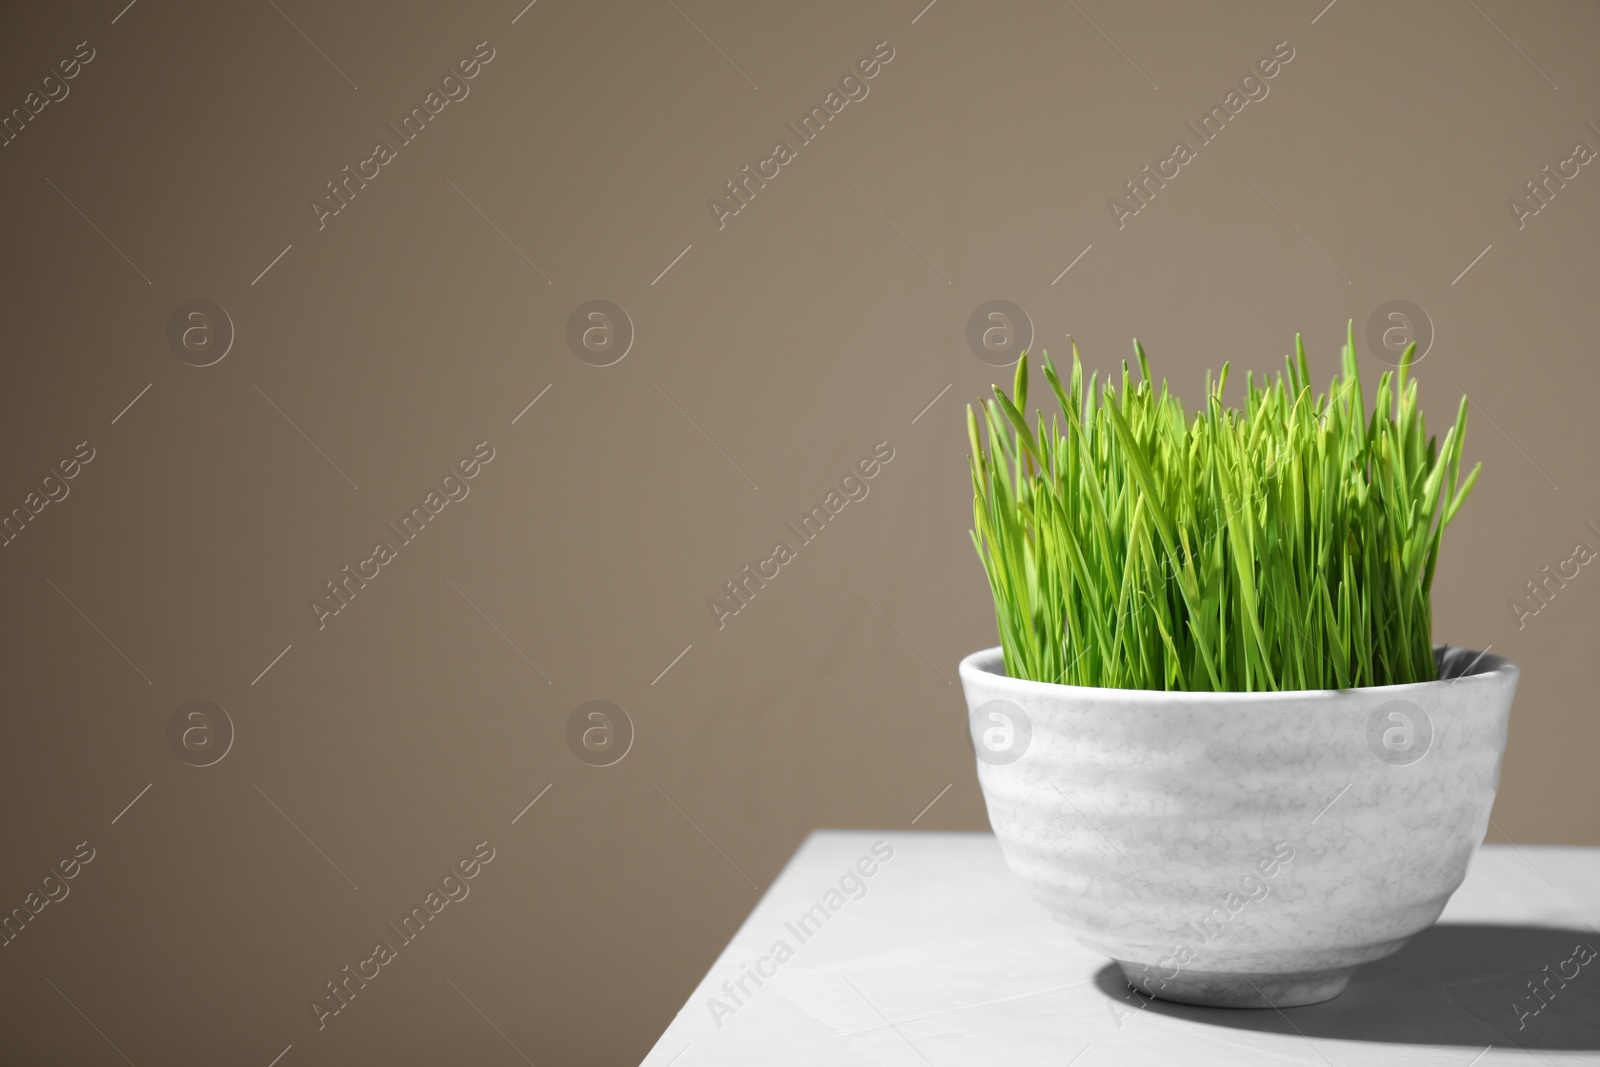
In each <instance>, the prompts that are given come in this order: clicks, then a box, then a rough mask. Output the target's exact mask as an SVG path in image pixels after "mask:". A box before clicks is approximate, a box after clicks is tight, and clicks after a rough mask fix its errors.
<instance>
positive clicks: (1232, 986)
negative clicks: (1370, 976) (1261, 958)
mask: <svg viewBox="0 0 1600 1067" xmlns="http://www.w3.org/2000/svg"><path fill="white" fill-rule="evenodd" d="M1117 966H1118V967H1120V968H1122V974H1123V977H1125V978H1126V979H1127V980H1128V984H1129V985H1131V986H1132V987H1133V988H1134V990H1135V991H1136V992H1139V993H1145V994H1148V995H1150V996H1154V997H1156V998H1157V999H1159V1000H1170V1001H1174V1002H1176V1003H1178V1004H1198V1005H1200V1006H1201V1007H1206V1008H1294V1007H1300V1006H1302V1005H1305V1004H1320V1003H1322V1002H1323V1001H1325V1000H1332V999H1333V998H1334V997H1336V996H1338V995H1339V994H1340V993H1343V992H1344V989H1345V986H1347V985H1349V984H1350V976H1351V975H1352V974H1354V973H1355V968H1354V967H1338V968H1335V969H1333V970H1328V971H1291V972H1288V973H1277V974H1246V973H1239V972H1231V973H1230V972H1222V971H1193V970H1188V969H1184V970H1182V971H1180V972H1179V973H1178V975H1177V976H1176V977H1173V978H1169V979H1165V980H1163V979H1161V978H1159V977H1157V976H1156V975H1155V974H1153V973H1152V972H1151V971H1150V969H1149V968H1147V967H1145V966H1144V965H1143V964H1138V963H1128V962H1126V961H1124V960H1117Z"/></svg>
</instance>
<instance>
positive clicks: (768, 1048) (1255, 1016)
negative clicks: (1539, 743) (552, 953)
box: [645, 830, 1600, 1067]
mask: <svg viewBox="0 0 1600 1067" xmlns="http://www.w3.org/2000/svg"><path fill="white" fill-rule="evenodd" d="M875 842H885V843H886V844H887V846H888V847H889V848H892V850H893V856H892V858H890V859H888V860H887V861H882V862H878V861H873V860H872V855H873V853H872V846H873V844H874V843H875ZM881 849H882V846H880V851H881ZM862 857H866V858H867V859H868V860H869V861H871V862H867V863H863V864H862V867H864V868H867V869H870V870H871V871H872V874H871V877H865V878H860V881H861V883H862V884H863V885H864V886H865V892H864V893H863V894H859V895H858V898H857V899H851V898H850V897H848V896H846V894H845V893H843V892H841V893H839V894H838V895H837V896H836V897H833V898H832V899H831V900H830V899H828V898H827V890H829V889H830V888H832V889H837V888H838V887H839V880H840V878H841V876H843V875H845V873H846V872H847V871H850V870H853V869H854V867H855V865H856V863H857V862H858V860H860V859H861V858H862ZM858 877H860V876H859V875H858ZM845 888H846V889H848V890H852V891H854V890H855V883H854V881H852V880H851V879H848V878H847V879H846V881H845ZM829 903H833V904H836V905H837V906H838V907H837V910H836V911H833V912H831V913H829V914H828V917H827V918H826V919H825V920H824V919H822V918H820V917H814V918H813V919H812V920H811V922H809V923H807V924H806V925H805V926H804V927H801V926H798V925H797V923H798V920H799V919H800V917H801V916H802V915H804V914H805V913H806V912H807V909H811V908H812V906H813V905H817V904H821V905H823V908H822V909H821V911H826V910H827V909H826V905H827V904H829ZM814 915H820V912H816V913H814ZM1596 927H1600V849H1592V848H1554V847H1545V846H1531V845H1522V846H1509V845H1489V846H1485V847H1483V848H1482V849H1480V850H1479V852H1478V854H1477V855H1476V856H1475V857H1474V859H1473V862H1472V866H1471V868H1470V870H1469V871H1468V873H1467V879H1466V882H1465V884H1463V885H1462V887H1461V888H1460V889H1459V890H1458V891H1457V892H1456V894H1455V896H1454V897H1453V898H1452V899H1451V901H1450V904H1449V906H1448V907H1447V908H1446V909H1445V912H1444V915H1443V917H1442V918H1441V919H1440V921H1439V924H1438V925H1436V926H1435V927H1433V928H1432V929H1431V930H1428V931H1426V932H1424V933H1423V934H1421V935H1419V936H1418V937H1417V938H1416V939H1414V940H1413V941H1412V942H1411V943H1410V944H1408V945H1407V946H1406V948H1404V949H1403V950H1402V951H1401V952H1400V953H1398V954H1397V955H1395V956H1393V957H1390V958H1389V959H1388V960H1384V961H1380V962H1378V963H1374V964H1369V965H1368V966H1366V967H1364V968H1362V969H1361V970H1360V971H1358V972H1357V973H1356V977H1355V979H1354V980H1353V981H1352V983H1351V985H1350V988H1349V989H1348V990H1346V992H1345V993H1344V994H1343V995H1342V996H1340V997H1338V998H1336V999H1335V1000H1333V1001H1330V1002H1328V1003H1326V1004H1320V1005H1312V1006H1310V1007H1304V1008H1290V1009H1287V1010H1286V1011H1284V1012H1277V1011H1273V1010H1260V1011H1249V1010H1231V1011H1230V1010H1224V1009H1209V1008H1196V1007H1188V1006H1183V1005H1175V1004H1166V1003H1164V1002H1161V1001H1144V1000H1141V999H1139V998H1136V997H1135V995H1134V994H1133V993H1131V992H1130V991H1128V990H1127V987H1126V985H1125V984H1124V983H1123V982H1122V981H1121V979H1120V977H1119V975H1118V974H1117V972H1116V970H1115V967H1114V966H1113V965H1112V964H1111V963H1110V962H1109V961H1108V960H1106V959H1105V958H1104V957H1101V956H1098V955H1096V954H1095V953H1093V952H1091V951H1090V950H1088V949H1085V948H1083V947H1081V946H1079V945H1078V944H1077V943H1076V942H1075V941H1073V940H1072V938H1070V937H1069V936H1068V935H1067V934H1066V932H1065V931H1064V930H1063V929H1061V928H1060V927H1059V926H1057V925H1056V924H1055V923H1054V921H1052V920H1051V919H1050V918H1049V916H1048V915H1047V914H1046V913H1045V912H1044V910H1043V908H1042V907H1040V906H1039V905H1038V904H1036V903H1035V902H1034V901H1033V900H1032V898H1030V897H1029V896H1028V895H1027V893H1026V891H1025V890H1024V889H1023V887H1022V885H1021V883H1020V882H1018V881H1017V880H1016V879H1015V878H1014V877H1012V875H1011V872H1010V871H1009V870H1007V868H1006V866H1005V861H1004V859H1003V858H1002V857H1001V855H1000V848H999V845H998V843H997V842H996V841H995V839H994V838H993V837H992V836H991V835H989V834H970V833H921V832H905V831H899V830H893V831H891V830H884V831H835V830H828V831H818V832H816V833H813V834H812V835H811V836H810V837H809V838H807V839H806V841H805V843H804V844H802V845H801V847H800V849H799V850H798V851H797V852H796V853H795V855H794V857H793V858H792V859H791V860H790V861H789V863H788V865H787V866H786V867H785V868H784V870H783V872H782V874H781V875H780V876H779V878H778V880H777V881H776V882H775V883H774V884H773V885H772V887H771V888H770V889H768V890H767V892H766V894H765V895H764V896H763V897H762V899H761V901H760V903H759V904H758V905H757V906H756V909H755V911H754V912H752V913H751V915H750V917H749V918H748V919H747V920H746V921H745V923H744V925H743V926H742V927H741V928H740V929H739V932H738V933H737V934H735V935H734V937H733V940H732V941H731V942H730V943H729V944H728V947H727V949H726V950H724V952H723V953H722V955H721V957H719V958H718V960H717V962H716V964H715V965H714V966H713V967H712V968H711V971H710V973H709V974H707V975H706V977H705V979H704V980H703V981H702V982H701V983H700V987H699V988H698V989H696V990H695V993H694V995H693V996H692V997H690V998H689V1001H688V1003H687V1004H685V1005H684V1007H683V1009H682V1010H681V1011H680V1012H679V1013H678V1015H677V1017H676V1018H675V1019H674V1020H673V1022H672V1024H671V1025H670V1026H669V1027H668V1028H667V1031H666V1033H665V1034H663V1035H662V1037H661V1040H660V1041H659V1042H657V1044H656V1046H655V1048H654V1049H653V1050H652V1051H651V1053H650V1055H649V1056H648V1057H647V1058H646V1059H645V1064H647V1065H649V1067H666V1065H668V1064H672V1065H673V1067H703V1065H723V1064H726V1065H730V1067H735V1065H736V1067H780V1065H784V1064H796V1065H806V1067H814V1065H818V1064H843V1063H872V1064H887V1065H906V1067H918V1065H923V1064H926V1065H931V1067H957V1065H961V1064H974V1065H983V1067H1025V1065H1031V1064H1051V1065H1053V1067H1066V1065H1068V1064H1071V1065H1072V1067H1110V1065H1118V1067H1120V1065H1141V1064H1163V1065H1164V1064H1174V1063H1177V1064H1182V1065H1184V1067H1208V1065H1212V1064H1216V1065H1227V1067H1234V1065H1238V1064H1256V1063H1261V1064H1285V1063H1287V1064H1312V1065H1326V1064H1331V1065H1334V1067H1358V1065H1359V1067H1369V1065H1377V1064H1407V1065H1432V1064H1437V1065H1439V1067H1468V1065H1469V1064H1471V1065H1472V1067H1493V1065H1495V1064H1501V1063H1505V1064H1511V1063H1519V1064H1527V1063H1559V1064H1577V1063H1583V1064H1600V959H1595V960H1593V961H1592V962H1589V963H1587V964H1586V965H1581V966H1580V965H1576V964H1564V963H1563V961H1566V960H1568V959H1569V958H1571V957H1572V956H1573V949H1574V947H1575V945H1576V943H1577V942H1579V941H1584V942H1587V943H1588V944H1590V945H1592V946H1594V948H1596V949H1600V933H1597V932H1596ZM780 941H781V942H783V943H784V944H785V945H786V946H787V948H788V949H789V950H790V952H791V953H792V955H785V954H784V953H783V951H782V950H779V952H778V954H777V955H773V954H772V953H773V949H774V948H775V946H776V945H777V943H778V942H780ZM780 957H781V961H780ZM1546 965H1548V966H1549V967H1550V968H1552V970H1561V969H1564V970H1566V971H1567V973H1569V974H1570V973H1571V970H1572V967H1573V966H1579V970H1578V974H1577V976H1576V977H1575V978H1572V979H1571V980H1570V981H1568V982H1567V983H1566V985H1565V988H1560V987H1559V986H1558V985H1557V984H1556V982H1555V981H1552V982H1551V983H1550V985H1549V988H1551V989H1555V990H1557V992H1556V993H1555V995H1554V996H1553V997H1552V998H1551V999H1550V1000H1549V1002H1548V1003H1547V1004H1546V1005H1545V1007H1544V1008H1543V1010H1542V1011H1540V1012H1539V1013H1538V1014H1537V1015H1529V1016H1528V1017H1526V1018H1525V1019H1524V1020H1523V1024H1524V1025H1523V1028H1522V1030H1521V1031H1520V1032H1519V1031H1518V1029H1517V1021H1518V1020H1517V1017H1516V1015H1515V1014H1514V1012H1513V1010H1512V1007H1511V1005H1512V1003H1513V1001H1515V1000H1517V999H1518V998H1519V997H1521V998H1522V1000H1523V1003H1524V1010H1527V1008H1528V1007H1530V1006H1531V1005H1532V1003H1533V1002H1532V1001H1531V999H1530V998H1531V994H1530V993H1529V992H1528V990H1527V987H1526V985H1525V983H1526V982H1527V980H1529V979H1533V978H1535V977H1539V978H1543V977H1544V975H1545V973H1546V972H1545V971H1544V970H1543V968H1544V967H1545V966H1546ZM758 966H759V969H760V970H761V971H762V972H764V973H765V974H767V975H770V976H769V977H763V978H762V979H761V984H760V985H759V986H757V984H756V981H755V979H753V978H751V977H749V976H748V975H749V973H750V971H751V970H752V969H755V968H757V967H758ZM740 978H743V979H744V991H743V992H742V993H741V992H740V991H739V989H738V987H737V985H735V984H734V983H736V982H737V981H738V980H739V979H740ZM724 982H727V983H729V986H728V988H726V989H725V987H724ZM730 989H731V992H730V991H729V990H730ZM712 998H716V1000H717V1002H720V1004H721V1005H722V1006H721V1007H718V1005H717V1003H714V1002H713V1001H712ZM1518 1040H1520V1042H1521V1043H1522V1046H1523V1047H1522V1048H1518V1047H1516V1041H1518ZM1489 1046H1493V1047H1492V1048H1490V1047H1489ZM1485 1049H1488V1051H1487V1052H1485ZM1474 1057H1478V1058H1477V1059H1476V1060H1474Z"/></svg>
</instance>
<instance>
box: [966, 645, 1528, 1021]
mask: <svg viewBox="0 0 1600 1067" xmlns="http://www.w3.org/2000/svg"><path fill="white" fill-rule="evenodd" d="M1436 651H1437V654H1438V656H1439V658H1440V663H1441V671H1440V673H1441V676H1442V677H1441V680H1440V681H1437V682H1423V683H1417V684H1411V685H1395V686H1380V687H1374V688H1366V689H1345V690H1317V691H1300V692H1288V693H1170V692H1155V691H1147V690H1125V689H1093V688H1085V687H1080V686H1068V685H1051V684H1047V683H1043V682H1032V681H1026V680H1021V679H1014V678H1010V677H1008V676H1006V674H1005V664H1004V660H1003V658H1002V655H1001V652H1000V649H998V648H994V649H989V650H987V651H985V652H978V653H974V654H973V655H971V656H968V657H967V658H966V659H965V660H963V661H962V663H961V684H962V687H963V689H964V690H965V692H966V698H967V707H968V712H969V719H968V721H969V726H970V729H971V734H972V740H973V745H974V749H975V750H976V752H977V754H978V757H979V758H978V779H979V782H980V784H981V785H982V787H983V794H984V799H985V801H986V802H987V804H988V808H989V821H990V824H991V825H992V826H993V828H994V832H995V834H996V836H997V837H998V838H999V840H1000V844H1001V846H1002V848H1003V850H1004V852H1005V856H1006V861H1007V862H1008V863H1009V864H1010V866H1011V869H1012V870H1013V871H1014V872H1015V873H1016V874H1017V875H1018V876H1019V877H1020V878H1021V879H1022V880H1023V881H1024V882H1025V883H1026V884H1027V885H1028V887H1029V889H1030V890H1031V891H1032V892H1033V894H1034V896H1035V897H1036V898H1037V899H1038V900H1040V901H1041V902H1042V903H1043V904H1044V905H1045V907H1046V908H1048V909H1049V910H1050V911H1051V913H1052V914H1054V916H1055V917H1056V918H1057V919H1058V920H1059V921H1060V922H1062V923H1063V924H1065V925H1066V926H1067V928H1068V929H1070V930H1071V931H1072V933H1073V934H1074V936H1076V937H1077V939H1078V940H1079V941H1081V942H1082V943H1083V944H1085V945H1087V946H1089V947H1090V948H1093V949H1095V950H1097V951H1099V952H1103V953H1104V954H1105V955H1107V956H1109V957H1110V958H1112V959H1114V960H1116V961H1117V962H1118V963H1119V964H1120V965H1121V966H1122V969H1123V971H1124V973H1125V974H1126V975H1127V977H1128V979H1129V981H1130V982H1132V983H1133V984H1134V986H1135V987H1136V988H1139V989H1141V990H1143V991H1146V992H1148V993H1150V994H1152V995H1155V996H1159V997H1164V998H1166V999H1170V1000H1180V1001H1186V1002H1190V1003H1199V1004H1212V1005H1228V1006H1235V1007H1261V1008H1265V1007H1269V1006H1278V1007H1282V1006H1286V1005H1290V1004H1310V1003H1315V1002H1316V1001H1319V1000H1326V999H1328V998H1330V997H1333V996H1337V995H1338V994H1339V992H1341V991H1342V990H1343V989H1344V987H1345V984H1346V983H1347V982H1348V981H1349V978H1350V974H1351V972H1352V971H1353V970H1354V969H1355V968H1356V967H1357V966H1359V965H1361V964H1363V963H1367V962H1370V961H1372V960H1376V959H1380V958H1382V957H1384V956H1387V955H1389V954H1390V953H1392V952H1395V951H1397V950H1398V949H1399V948H1400V947H1401V946H1402V945H1403V944H1405V942H1406V940H1407V939H1408V938H1410V937H1411V936H1413V935H1414V934H1416V933H1418V932H1419V931H1421V930H1423V929H1425V928H1427V927H1428V926H1429V925H1431V924H1432V923H1433V921H1434V920H1435V919H1436V918H1438V916H1439V913H1440V911H1442V910H1443V908H1444V905H1445V902H1446V901H1447V900H1448V899H1449V897H1450V894H1451V893H1453V892H1454V891H1455V889H1456V887H1457V886H1459V885H1460V884H1461V880H1462V878H1463V877H1464V876H1465V874H1466V868H1467V861H1468V860H1469V859H1470V858H1471V855H1472V852H1473V850H1474V849H1475V848H1476V847H1477V846H1478V844H1479V843H1480V842H1482V840H1483V836H1484V832H1485V831H1486V830H1487V828H1488V820H1489V809H1490V807H1491V806H1492V805H1493V803H1494V797H1495V791H1496V789H1497V788H1498V787H1499V783H1500V761H1501V756H1502V754H1503V753H1504V751H1505V741H1506V725H1507V720H1508V719H1509V716H1510V712H1511V700H1512V696H1513V694H1514V692H1515V690H1516V684H1517V674H1518V672H1517V668H1516V666H1515V665H1514V664H1512V663H1510V662H1508V661H1506V660H1504V659H1501V658H1500V657H1498V656H1492V655H1485V654H1479V653H1476V652H1473V651H1471V650H1467V649H1447V648H1442V647H1441V648H1439V649H1437V650H1436Z"/></svg>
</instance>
